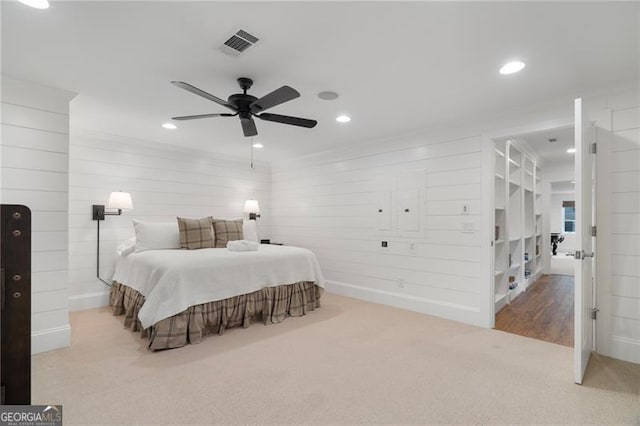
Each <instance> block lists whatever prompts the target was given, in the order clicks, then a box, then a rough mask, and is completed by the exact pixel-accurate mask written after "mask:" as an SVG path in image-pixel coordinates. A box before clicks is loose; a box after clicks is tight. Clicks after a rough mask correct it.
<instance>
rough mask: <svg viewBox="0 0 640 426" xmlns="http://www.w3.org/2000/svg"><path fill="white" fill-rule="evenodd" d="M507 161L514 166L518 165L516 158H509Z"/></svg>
mask: <svg viewBox="0 0 640 426" xmlns="http://www.w3.org/2000/svg"><path fill="white" fill-rule="evenodd" d="M509 163H511V164H513V165H514V166H516V167H520V163H518V162H517V161H516V160H514V159H512V158H509Z"/></svg>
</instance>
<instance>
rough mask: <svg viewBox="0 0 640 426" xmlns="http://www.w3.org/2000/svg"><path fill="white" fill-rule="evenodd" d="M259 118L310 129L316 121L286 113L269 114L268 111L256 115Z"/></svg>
mask: <svg viewBox="0 0 640 426" xmlns="http://www.w3.org/2000/svg"><path fill="white" fill-rule="evenodd" d="M256 117H258V118H260V119H261V120H267V121H275V122H276V123H283V124H290V125H292V126H300V127H306V128H308V129H311V128H312V127H315V126H316V124H318V122H317V121H316V120H308V119H306V118H299V117H289V116H288V115H280V114H269V113H268V112H265V113H262V114H260V115H256Z"/></svg>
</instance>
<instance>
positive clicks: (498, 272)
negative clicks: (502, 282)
mask: <svg viewBox="0 0 640 426" xmlns="http://www.w3.org/2000/svg"><path fill="white" fill-rule="evenodd" d="M504 273H505V271H496V277H497V276H498V275H502V274H504Z"/></svg>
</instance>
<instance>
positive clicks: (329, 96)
mask: <svg viewBox="0 0 640 426" xmlns="http://www.w3.org/2000/svg"><path fill="white" fill-rule="evenodd" d="M338 96H339V95H338V94H337V93H336V92H330V91H328V90H325V91H323V92H320V93H318V97H319V98H320V99H323V100H325V101H332V100H334V99H338Z"/></svg>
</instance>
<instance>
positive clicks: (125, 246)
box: [116, 237, 136, 256]
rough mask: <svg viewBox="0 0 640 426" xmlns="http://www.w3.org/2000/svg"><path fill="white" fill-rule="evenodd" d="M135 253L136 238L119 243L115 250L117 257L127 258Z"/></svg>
mask: <svg viewBox="0 0 640 426" xmlns="http://www.w3.org/2000/svg"><path fill="white" fill-rule="evenodd" d="M134 251H136V237H131V238H129V239H128V240H126V241H124V242H122V243H120V245H119V246H118V247H117V248H116V254H117V255H118V256H127V255H129V254H131V253H133V252H134Z"/></svg>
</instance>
